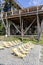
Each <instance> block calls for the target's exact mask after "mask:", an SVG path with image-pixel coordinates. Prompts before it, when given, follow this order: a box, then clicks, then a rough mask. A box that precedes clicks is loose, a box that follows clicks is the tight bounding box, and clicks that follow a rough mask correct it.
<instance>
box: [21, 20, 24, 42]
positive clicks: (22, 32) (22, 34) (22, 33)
mask: <svg viewBox="0 0 43 65" xmlns="http://www.w3.org/2000/svg"><path fill="white" fill-rule="evenodd" d="M21 36H22V41H23V36H24V30H23V19H22V22H21Z"/></svg>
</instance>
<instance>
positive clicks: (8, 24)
mask: <svg viewBox="0 0 43 65" xmlns="http://www.w3.org/2000/svg"><path fill="white" fill-rule="evenodd" d="M8 36H10V21H8Z"/></svg>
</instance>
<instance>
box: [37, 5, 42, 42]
mask: <svg viewBox="0 0 43 65" xmlns="http://www.w3.org/2000/svg"><path fill="white" fill-rule="evenodd" d="M37 33H38V36H37V39H38V41H39V40H40V35H41V27H40V23H39V16H38V6H37Z"/></svg>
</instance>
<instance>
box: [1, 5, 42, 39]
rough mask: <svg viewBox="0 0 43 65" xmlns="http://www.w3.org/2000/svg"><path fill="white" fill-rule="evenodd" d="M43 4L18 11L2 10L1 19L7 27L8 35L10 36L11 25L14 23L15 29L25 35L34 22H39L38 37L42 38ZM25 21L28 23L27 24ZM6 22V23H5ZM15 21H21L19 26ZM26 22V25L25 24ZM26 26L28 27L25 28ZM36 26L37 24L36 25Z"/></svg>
mask: <svg viewBox="0 0 43 65" xmlns="http://www.w3.org/2000/svg"><path fill="white" fill-rule="evenodd" d="M42 8H43V5H41V6H36V7H31V8H26V9H20V10H17V11H14V10H12V11H9V12H1V13H0V14H1V17H0V20H2V24H4V27H5V29H6V35H8V36H10V25H11V24H12V25H13V26H14V27H15V29H16V30H17V31H18V32H19V33H20V35H21V36H22V38H23V36H25V34H26V33H27V32H28V31H29V29H30V28H31V26H32V25H33V24H35V23H36V24H37V38H38V40H39V39H40V36H41V34H42V31H43V27H42V26H43V25H42V23H43V9H42ZM25 22H26V23H27V24H28V26H27V24H25ZM5 23H6V24H5ZM15 23H19V28H20V29H19V28H18V27H17V25H16V24H15ZM24 24H25V25H24ZM25 26H27V27H26V29H25V28H24V27H25ZM34 26H35V25H34Z"/></svg>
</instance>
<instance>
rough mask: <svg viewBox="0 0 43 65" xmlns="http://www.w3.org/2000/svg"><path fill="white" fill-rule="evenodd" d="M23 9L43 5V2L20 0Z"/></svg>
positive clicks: (42, 0) (38, 0) (41, 0)
mask: <svg viewBox="0 0 43 65" xmlns="http://www.w3.org/2000/svg"><path fill="white" fill-rule="evenodd" d="M18 1H19V3H20V4H21V5H22V6H23V7H25V8H26V7H31V6H37V5H42V4H43V0H18Z"/></svg>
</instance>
